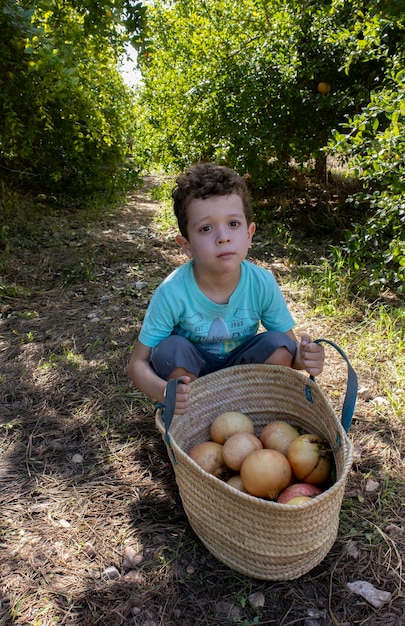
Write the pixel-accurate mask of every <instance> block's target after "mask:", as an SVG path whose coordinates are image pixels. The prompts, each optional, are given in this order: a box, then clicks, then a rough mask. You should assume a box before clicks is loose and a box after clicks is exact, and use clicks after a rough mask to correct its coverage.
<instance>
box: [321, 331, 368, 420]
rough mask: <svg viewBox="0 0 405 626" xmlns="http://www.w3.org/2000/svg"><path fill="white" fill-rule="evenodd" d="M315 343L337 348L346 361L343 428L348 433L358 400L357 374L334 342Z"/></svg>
mask: <svg viewBox="0 0 405 626" xmlns="http://www.w3.org/2000/svg"><path fill="white" fill-rule="evenodd" d="M314 343H327V344H329V345H330V346H332V347H333V348H335V350H337V351H338V352H339V354H340V356H341V357H343V359H344V360H345V361H346V364H347V385H346V395H345V399H344V401H343V407H342V426H343V428H344V429H345V431H346V432H348V431H349V428H350V425H351V423H352V418H353V413H354V407H355V406H356V400H357V390H358V383H357V375H356V372H355V371H354V369H353V367H352V366H351V364H350V361H349V359H348V358H347V356H346V355H345V353H344V352H343V350H342V349H341V348H339V346H338V345H336V344H335V343H333V341H329V339H315V341H314ZM311 379H312V380H315V377H314V376H311Z"/></svg>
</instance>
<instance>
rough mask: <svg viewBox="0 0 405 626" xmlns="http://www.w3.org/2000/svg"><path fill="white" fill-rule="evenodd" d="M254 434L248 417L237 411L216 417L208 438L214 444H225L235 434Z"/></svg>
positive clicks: (252, 425)
mask: <svg viewBox="0 0 405 626" xmlns="http://www.w3.org/2000/svg"><path fill="white" fill-rule="evenodd" d="M240 432H246V433H252V435H253V434H254V432H255V427H254V424H253V422H252V420H251V419H250V417H249V416H248V415H245V414H244V413H239V412H238V411H226V412H225V413H221V414H220V415H218V416H217V417H216V418H215V419H214V421H213V422H212V424H211V427H210V437H211V439H212V441H215V442H216V443H225V441H226V440H227V439H229V437H231V436H232V435H234V434H235V433H240Z"/></svg>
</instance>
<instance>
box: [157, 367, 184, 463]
mask: <svg viewBox="0 0 405 626" xmlns="http://www.w3.org/2000/svg"><path fill="white" fill-rule="evenodd" d="M178 383H181V378H172V379H170V380H169V381H168V383H167V385H166V404H158V408H161V409H162V420H163V424H164V425H165V443H166V444H167V445H168V446H169V448H170V451H171V453H172V458H173V463H177V461H176V457H175V454H174V451H173V449H172V446H171V445H170V437H169V428H170V424H171V423H172V419H173V415H174V411H175V409H176V387H177V385H178Z"/></svg>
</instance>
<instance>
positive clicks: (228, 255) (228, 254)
mask: <svg viewBox="0 0 405 626" xmlns="http://www.w3.org/2000/svg"><path fill="white" fill-rule="evenodd" d="M234 254H235V253H234V252H230V251H229V252H221V254H218V255H217V259H230V258H231V257H232V256H234Z"/></svg>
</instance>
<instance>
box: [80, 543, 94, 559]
mask: <svg viewBox="0 0 405 626" xmlns="http://www.w3.org/2000/svg"><path fill="white" fill-rule="evenodd" d="M83 550H84V552H85V553H86V554H87V556H91V557H93V556H96V554H97V551H96V549H95V547H94V546H93V544H92V543H90V541H86V543H85V544H84V546H83Z"/></svg>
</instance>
